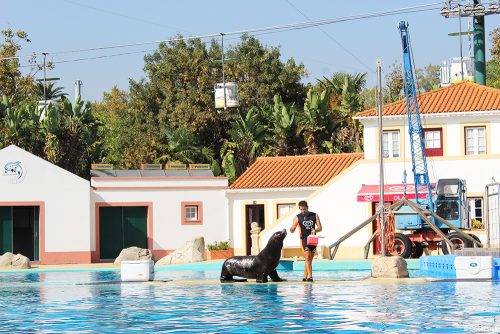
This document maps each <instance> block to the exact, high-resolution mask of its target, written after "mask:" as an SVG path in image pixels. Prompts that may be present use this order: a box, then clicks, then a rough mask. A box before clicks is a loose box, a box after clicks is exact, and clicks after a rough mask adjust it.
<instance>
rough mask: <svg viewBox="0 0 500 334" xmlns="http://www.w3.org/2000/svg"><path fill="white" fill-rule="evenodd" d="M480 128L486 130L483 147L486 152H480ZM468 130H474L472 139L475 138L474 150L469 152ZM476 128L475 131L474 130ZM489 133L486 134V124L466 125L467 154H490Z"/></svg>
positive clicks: (465, 142)
mask: <svg viewBox="0 0 500 334" xmlns="http://www.w3.org/2000/svg"><path fill="white" fill-rule="evenodd" d="M478 129H482V130H483V131H484V136H483V140H484V143H483V147H484V152H483V153H480V152H479V133H478ZM468 130H473V135H472V140H473V145H472V146H473V148H472V150H473V152H472V153H469V151H468V145H467V144H468V140H469V138H468V136H467V132H468ZM474 130H475V131H474ZM486 141H487V135H486V126H485V125H473V126H465V127H464V150H465V152H464V153H465V155H486V154H488V149H487V148H488V146H487V142H486Z"/></svg>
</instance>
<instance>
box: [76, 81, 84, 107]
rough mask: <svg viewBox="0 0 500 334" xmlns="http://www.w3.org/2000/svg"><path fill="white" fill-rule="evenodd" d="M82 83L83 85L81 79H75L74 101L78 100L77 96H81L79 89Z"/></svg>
mask: <svg viewBox="0 0 500 334" xmlns="http://www.w3.org/2000/svg"><path fill="white" fill-rule="evenodd" d="M82 85H83V83H82V80H76V81H75V102H76V100H78V98H79V97H81V95H80V90H81V87H82Z"/></svg>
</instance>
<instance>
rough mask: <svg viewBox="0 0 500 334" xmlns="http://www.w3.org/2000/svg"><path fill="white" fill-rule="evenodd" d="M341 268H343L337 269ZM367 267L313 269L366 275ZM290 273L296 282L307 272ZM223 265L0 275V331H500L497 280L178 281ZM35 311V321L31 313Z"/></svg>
mask: <svg viewBox="0 0 500 334" xmlns="http://www.w3.org/2000/svg"><path fill="white" fill-rule="evenodd" d="M335 274H337V276H336V275H335ZM364 275H366V273H359V272H357V273H356V272H344V273H341V274H340V275H339V273H335V272H333V273H332V272H323V273H321V272H318V273H315V276H316V278H317V279H321V278H345V277H353V278H360V277H363V276H364ZM283 276H285V277H288V278H289V279H292V280H299V278H300V277H301V273H297V272H287V273H284V274H283ZM217 277H218V272H215V271H213V272H166V271H165V272H159V273H158V275H157V279H173V280H174V284H168V285H145V284H141V283H138V284H98V285H81V284H80V283H89V282H109V281H116V280H118V279H119V273H118V272H109V271H108V272H92V273H85V272H80V273H38V274H28V275H17V274H16V275H14V274H9V275H0V288H1V290H0V318H1V319H6V320H3V321H2V322H1V323H0V330H1V331H10V332H20V331H24V332H34V331H37V332H38V331H42V332H60V331H64V332H71V331H78V332H113V333H121V332H123V333H125V332H127V333H128V332H145V331H146V332H153V331H168V332H187V331H200V332H204V333H219V332H228V333H231V332H239V333H240V332H248V333H260V332H270V331H271V332H291V333H295V332H308V331H319V332H329V331H343V332H353V333H354V332H387V333H401V332H405V333H406V332H429V333H437V332H452V333H459V332H464V333H472V332H474V333H478V332H479V333H481V332H484V333H491V332H499V331H500V307H499V305H498V302H497V301H498V300H499V298H500V292H499V291H500V289H498V288H499V283H496V282H495V283H491V282H459V283H453V282H434V283H418V284H402V283H394V284H375V283H369V282H360V281H357V282H343V283H334V284H324V283H322V284H301V283H299V284H272V283H271V284H196V285H183V284H175V281H176V280H180V279H200V280H207V279H210V280H213V279H216V278H217ZM28 319H29V321H27V320H28Z"/></svg>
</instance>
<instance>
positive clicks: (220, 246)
mask: <svg viewBox="0 0 500 334" xmlns="http://www.w3.org/2000/svg"><path fill="white" fill-rule="evenodd" d="M207 248H208V250H226V249H229V248H230V245H229V241H219V242H217V241H216V242H215V243H213V244H209V245H208V246H207Z"/></svg>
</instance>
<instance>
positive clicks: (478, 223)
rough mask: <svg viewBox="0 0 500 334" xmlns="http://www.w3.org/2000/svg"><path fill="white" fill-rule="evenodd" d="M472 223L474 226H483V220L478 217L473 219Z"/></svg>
mask: <svg viewBox="0 0 500 334" xmlns="http://www.w3.org/2000/svg"><path fill="white" fill-rule="evenodd" d="M471 225H472V228H483V223H481V221H479V220H477V219H472V220H471Z"/></svg>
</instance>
